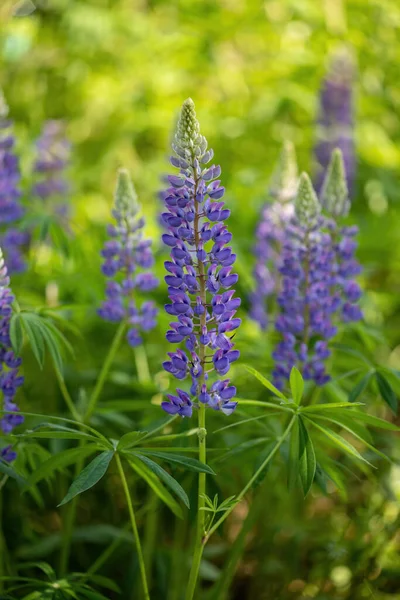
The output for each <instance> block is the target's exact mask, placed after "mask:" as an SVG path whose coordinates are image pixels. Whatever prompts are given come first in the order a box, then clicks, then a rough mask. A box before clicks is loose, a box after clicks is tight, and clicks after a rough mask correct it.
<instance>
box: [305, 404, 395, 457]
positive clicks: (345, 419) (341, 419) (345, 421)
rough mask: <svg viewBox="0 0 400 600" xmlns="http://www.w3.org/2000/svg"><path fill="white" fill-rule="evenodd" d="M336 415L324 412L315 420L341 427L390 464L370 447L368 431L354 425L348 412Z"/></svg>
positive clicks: (358, 425)
mask: <svg viewBox="0 0 400 600" xmlns="http://www.w3.org/2000/svg"><path fill="white" fill-rule="evenodd" d="M346 412H347V411H346ZM338 413H339V411H332V413H328V412H324V413H323V414H322V415H321V414H320V415H316V418H319V419H322V420H325V421H330V422H331V423H335V424H336V425H339V427H342V428H343V429H345V430H346V431H348V432H349V433H351V434H352V435H354V437H355V438H357V439H359V440H361V441H362V442H363V443H364V444H365V445H366V446H367V447H368V448H369V449H370V450H372V452H375V454H377V455H378V456H380V457H381V458H383V459H384V460H386V461H388V462H391V460H390V459H389V458H388V457H387V456H386V454H383V452H380V450H377V449H376V448H375V447H374V446H373V445H372V443H370V442H372V439H371V436H370V434H369V432H368V430H367V429H365V427H363V426H361V425H360V424H359V423H355V422H354V420H353V419H352V418H351V415H350V414H348V412H347V414H346V415H343V414H338Z"/></svg>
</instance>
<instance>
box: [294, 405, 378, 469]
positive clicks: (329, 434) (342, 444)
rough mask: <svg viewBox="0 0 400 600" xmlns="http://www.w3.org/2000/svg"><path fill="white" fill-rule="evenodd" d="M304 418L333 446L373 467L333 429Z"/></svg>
mask: <svg viewBox="0 0 400 600" xmlns="http://www.w3.org/2000/svg"><path fill="white" fill-rule="evenodd" d="M306 418H307V420H309V421H310V422H311V423H312V424H313V426H314V427H315V428H316V429H318V430H319V431H320V432H321V433H323V434H324V436H325V437H326V439H327V440H329V441H330V443H331V444H332V445H333V446H335V447H336V448H339V449H340V450H342V451H343V452H345V453H346V454H348V455H349V456H351V457H352V458H356V459H358V460H360V461H361V462H363V463H366V464H367V465H369V466H370V467H373V465H371V463H369V462H368V461H367V460H366V459H365V458H364V457H363V456H362V455H361V454H360V453H359V452H358V450H356V448H354V446H353V445H352V444H350V442H348V441H347V440H345V439H344V438H343V437H342V436H341V435H339V434H338V433H336V432H335V431H333V430H332V429H330V428H329V427H325V426H323V425H320V424H319V423H316V422H315V421H314V420H312V419H310V418H309V417H308V416H307V417H306Z"/></svg>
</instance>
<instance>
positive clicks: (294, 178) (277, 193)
mask: <svg viewBox="0 0 400 600" xmlns="http://www.w3.org/2000/svg"><path fill="white" fill-rule="evenodd" d="M298 179H299V174H298V169H297V160H296V151H295V148H294V145H293V143H292V142H289V141H288V140H287V141H285V142H284V144H283V147H282V151H281V154H280V157H279V160H278V162H277V165H276V168H275V170H274V172H273V174H272V177H271V183H270V194H271V196H274V197H275V198H277V200H279V201H280V202H283V203H285V202H289V201H291V200H293V198H295V196H296V191H297V186H298Z"/></svg>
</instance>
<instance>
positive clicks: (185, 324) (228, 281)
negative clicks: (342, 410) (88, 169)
mask: <svg viewBox="0 0 400 600" xmlns="http://www.w3.org/2000/svg"><path fill="white" fill-rule="evenodd" d="M172 147H173V149H174V152H175V155H174V156H173V157H172V158H171V163H172V164H173V165H174V166H175V167H177V168H179V169H180V174H179V175H172V176H170V177H169V178H168V179H169V183H170V187H169V188H168V190H167V192H166V193H165V194H164V202H165V208H166V212H164V213H163V215H162V218H163V221H164V223H165V224H166V226H167V228H168V232H167V233H164V235H163V236H162V237H163V241H164V243H165V244H166V245H167V246H169V247H170V248H171V257H170V260H168V261H166V262H165V268H166V270H167V271H168V274H167V276H166V277H165V281H166V283H167V285H168V293H169V298H170V300H171V302H170V303H169V304H166V306H165V310H166V312H167V313H168V314H169V315H171V316H172V317H175V319H176V320H174V321H173V322H172V323H170V329H169V331H168V332H167V334H166V338H167V340H168V341H169V342H170V343H171V344H181V345H183V344H184V347H183V348H178V349H177V350H174V351H173V352H169V353H168V356H169V360H167V361H166V362H164V363H163V367H164V369H165V370H166V371H167V372H169V373H172V374H173V375H174V376H175V377H176V378H177V379H179V380H184V379H185V378H186V377H190V378H191V382H192V385H191V387H190V391H189V392H186V391H184V390H183V389H180V388H178V389H177V390H176V395H172V394H171V395H168V396H167V398H168V401H165V402H163V403H162V407H163V409H164V410H165V411H166V412H168V413H170V414H179V415H181V416H187V417H189V416H191V414H192V409H193V405H194V406H196V403H197V402H200V403H203V404H204V405H208V406H209V407H211V408H213V409H214V410H221V411H222V412H224V413H225V414H231V413H232V411H233V410H234V409H235V407H236V404H237V403H236V402H234V401H233V398H234V396H235V393H236V388H235V387H234V386H232V385H231V384H230V380H229V379H222V377H224V376H225V375H226V374H227V373H228V371H229V368H230V365H231V363H232V362H234V361H236V360H237V359H238V357H239V351H238V350H235V349H234V345H233V336H234V334H235V331H236V329H237V328H238V327H239V325H240V319H238V318H237V317H235V313H236V310H237V309H238V307H239V305H240V299H239V298H234V290H233V289H232V287H233V286H234V285H235V284H236V282H237V280H238V276H237V275H236V274H235V273H233V272H232V265H233V264H234V262H235V259H236V256H235V254H234V253H233V252H232V249H231V247H230V246H229V242H230V241H231V238H232V235H231V234H230V233H229V231H228V229H227V227H226V225H225V223H224V221H225V220H226V219H227V218H228V217H229V215H230V211H229V209H227V208H225V205H224V202H221V201H220V200H221V198H222V196H223V195H224V192H225V189H224V188H223V187H222V186H221V182H220V180H219V179H218V177H219V176H220V174H221V168H220V167H219V166H215V165H212V166H209V167H207V166H205V165H207V164H208V163H209V162H210V161H211V160H212V157H213V155H214V153H213V151H212V150H211V149H209V150H207V140H206V139H205V137H204V136H202V135H201V134H200V126H199V122H198V121H197V118H196V113H195V107H194V103H193V101H192V100H191V99H190V98H189V99H188V100H186V101H185V102H184V104H183V106H182V110H181V113H180V118H179V121H178V125H177V131H176V134H175V138H174V143H173V145H172ZM213 375H215V376H216V377H217V378H215V377H213ZM220 377H221V378H220Z"/></svg>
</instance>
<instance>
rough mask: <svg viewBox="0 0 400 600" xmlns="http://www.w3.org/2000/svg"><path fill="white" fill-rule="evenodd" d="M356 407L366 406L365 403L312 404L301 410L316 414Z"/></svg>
mask: <svg viewBox="0 0 400 600" xmlns="http://www.w3.org/2000/svg"><path fill="white" fill-rule="evenodd" d="M354 406H364V403H363V402H351V403H350V402H327V403H326V404H310V405H309V406H304V407H301V408H300V411H301V412H302V413H303V414H304V413H308V412H315V411H317V410H331V409H336V408H347V409H352V408H354Z"/></svg>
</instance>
